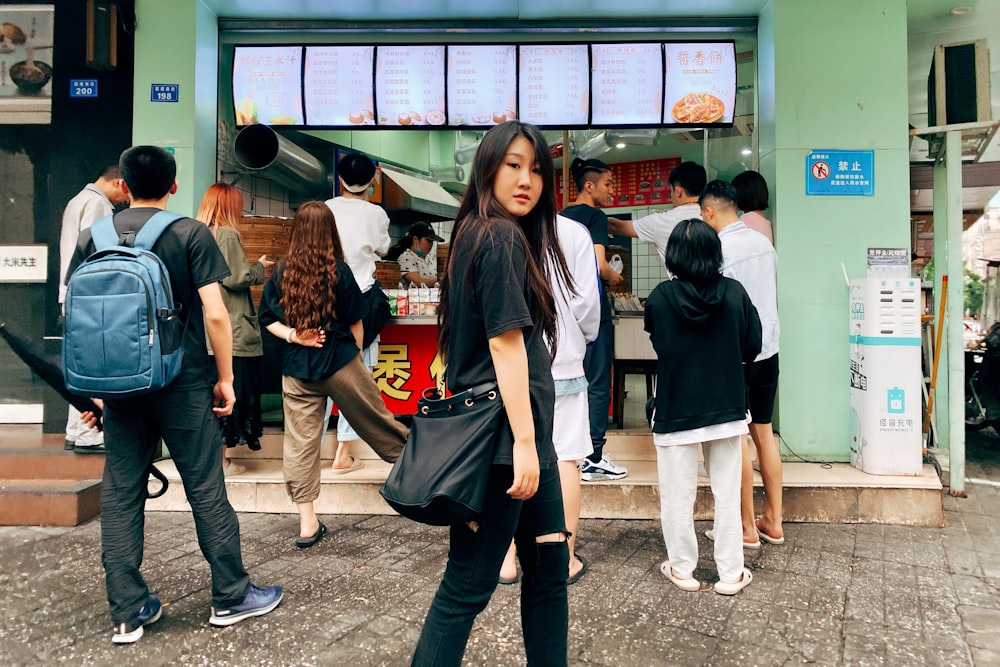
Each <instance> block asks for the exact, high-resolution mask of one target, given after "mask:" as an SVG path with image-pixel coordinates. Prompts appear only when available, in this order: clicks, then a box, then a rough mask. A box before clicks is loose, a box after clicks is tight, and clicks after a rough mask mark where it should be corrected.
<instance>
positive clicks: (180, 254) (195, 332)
mask: <svg viewBox="0 0 1000 667" xmlns="http://www.w3.org/2000/svg"><path fill="white" fill-rule="evenodd" d="M159 210H160V209H157V208H151V207H145V206H144V207H139V208H127V209H125V210H124V211H122V212H121V213H118V214H116V215H115V230H116V231H117V232H118V233H119V234H122V233H124V232H128V231H133V232H138V231H139V230H140V229H142V226H143V225H144V224H146V221H147V220H149V219H150V218H151V217H153V214H155V213H158V212H159ZM96 250H97V248H96V247H95V246H94V240H93V238H92V237H91V233H90V229H86V230H84V231H83V232H82V233H81V234H80V241H79V243H78V244H77V247H76V252H74V253H73V259H72V260H71V261H70V265H69V271H68V272H67V276H68V275H71V274H72V273H73V270H74V269H76V267H77V266H79V265H80V264H82V263H83V261H84V260H85V259H86V258H87V257H89V256H90V255H91V254H93V253H94V252H95V251H96ZM153 252H154V253H155V254H156V255H157V256H159V258H160V259H161V260H163V263H164V264H165V265H166V267H167V271H168V272H169V273H170V286H171V289H172V290H173V296H174V301H175V302H176V303H178V304H179V305H180V309H181V312H180V319H181V320H182V321H183V322H184V342H183V347H184V361H183V363H182V365H181V374H180V375H179V376H178V377H177V379H176V380H174V381H173V382H172V383H171V384H170V386H171V387H179V388H184V387H191V386H198V385H209V386H210V385H212V384H214V382H215V380H214V378H215V377H216V372H215V362H213V361H211V360H210V359H209V356H208V349H207V347H206V345H205V317H204V313H203V311H202V306H201V297H200V296H199V295H198V288H199V287H204V286H205V285H208V284H210V283H217V282H219V281H221V280H222V279H223V278H225V277H226V276H228V275H229V267H228V266H227V265H226V259H225V258H224V257H223V256H222V253H221V252H219V246H218V244H217V243H216V242H215V237H213V236H212V233H211V232H210V231H209V230H208V226H207V225H205V224H203V223H201V222H198V221H197V220H192V219H191V218H181V219H180V220H176V221H175V222H174V223H173V224H171V225H170V226H169V227H167V229H166V231H164V232H163V234H162V235H160V238H159V239H158V240H157V241H156V243H155V244H154V245H153Z"/></svg>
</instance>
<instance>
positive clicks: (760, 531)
mask: <svg viewBox="0 0 1000 667" xmlns="http://www.w3.org/2000/svg"><path fill="white" fill-rule="evenodd" d="M757 534H758V535H760V539H762V540H764V541H765V542H767V543H768V544H784V543H785V537H784V535H782V536H781V537H771V536H770V535H768V534H767V533H766V532H764V529H762V528H761V527H760V524H757Z"/></svg>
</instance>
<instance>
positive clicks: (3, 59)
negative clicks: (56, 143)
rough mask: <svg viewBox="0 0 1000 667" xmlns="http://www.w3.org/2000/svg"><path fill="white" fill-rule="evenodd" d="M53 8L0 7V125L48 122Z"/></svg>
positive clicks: (50, 92)
mask: <svg viewBox="0 0 1000 667" xmlns="http://www.w3.org/2000/svg"><path fill="white" fill-rule="evenodd" d="M54 17H55V6H54V5H17V4H13V5H0V23H2V25H0V123H31V124H42V125H46V124H49V123H50V122H51V121H52V62H53V58H52V50H53V41H54V32H53V27H54Z"/></svg>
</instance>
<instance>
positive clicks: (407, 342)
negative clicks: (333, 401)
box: [333, 317, 444, 415]
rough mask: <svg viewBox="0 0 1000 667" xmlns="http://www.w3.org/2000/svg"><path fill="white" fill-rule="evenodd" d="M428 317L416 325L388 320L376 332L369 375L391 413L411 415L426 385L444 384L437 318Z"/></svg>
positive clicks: (426, 387) (427, 386)
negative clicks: (372, 364) (376, 348)
mask: <svg viewBox="0 0 1000 667" xmlns="http://www.w3.org/2000/svg"><path fill="white" fill-rule="evenodd" d="M427 319H428V321H427V324H416V325H413V324H392V323H391V322H390V323H389V324H387V325H386V326H385V328H384V329H382V333H381V334H379V338H380V341H379V345H378V361H377V362H376V364H375V368H374V369H372V377H373V378H374V379H375V384H376V385H378V388H379V391H380V392H382V399H383V400H384V401H385V405H386V407H388V408H389V412H391V413H392V414H394V415H412V414H413V413H414V412H416V411H417V400H418V399H419V398H420V395H421V394H422V393H423V391H424V390H425V389H429V388H431V387H435V386H442V385H443V384H444V364H443V363H442V361H441V357H439V356H438V353H437V334H438V329H437V318H433V317H430V318H427ZM333 412H334V414H336V412H337V410H336V406H334V410H333Z"/></svg>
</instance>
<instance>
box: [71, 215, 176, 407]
mask: <svg viewBox="0 0 1000 667" xmlns="http://www.w3.org/2000/svg"><path fill="white" fill-rule="evenodd" d="M181 217H182V216H179V215H177V214H175V213H168V212H167V211H160V212H158V213H156V214H155V215H153V216H152V217H151V218H150V219H149V220H147V221H146V223H145V224H144V225H143V226H142V229H140V230H139V232H138V233H137V234H135V235H134V236H133V235H132V234H131V233H128V234H124V235H122V237H121V238H119V236H118V233H117V232H116V231H115V225H114V220H113V218H112V216H110V215H109V216H107V217H105V218H101V219H100V220H98V221H97V222H95V223H94V224H93V226H91V234H92V236H93V239H94V246H95V247H96V248H97V251H96V252H95V253H94V254H92V255H91V256H90V257H88V258H87V259H86V260H85V261H84V262H83V263H82V264H80V266H79V267H78V268H77V269H76V271H74V272H73V275H72V276H70V279H69V282H68V283H67V287H66V333H65V337H64V338H63V344H62V355H63V375H64V377H65V379H66V388H67V389H69V390H70V391H71V392H73V393H74V394H80V395H83V396H91V397H96V398H126V397H129V396H138V395H140V394H146V393H149V392H153V391H157V390H158V389H162V388H163V387H166V386H167V385H168V384H170V383H171V382H173V381H174V380H175V379H176V378H177V376H178V375H179V374H180V371H181V360H182V357H183V354H184V350H183V346H182V344H181V343H182V338H183V336H184V327H183V325H182V324H181V321H180V318H179V317H178V315H179V314H180V307H179V306H178V305H177V304H175V303H174V299H173V293H172V290H171V285H170V275H169V273H168V272H167V267H166V266H165V265H164V264H163V261H162V260H161V259H160V258H159V257H157V256H156V255H155V254H154V253H153V252H152V250H153V244H155V243H156V240H157V239H158V238H160V235H161V234H162V233H163V231H164V230H165V229H166V228H167V227H169V226H170V224H171V223H173V222H174V221H175V220H178V219H179V218H181Z"/></svg>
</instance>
